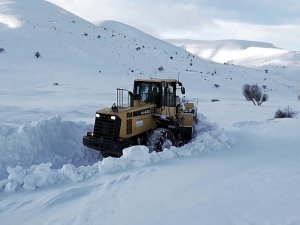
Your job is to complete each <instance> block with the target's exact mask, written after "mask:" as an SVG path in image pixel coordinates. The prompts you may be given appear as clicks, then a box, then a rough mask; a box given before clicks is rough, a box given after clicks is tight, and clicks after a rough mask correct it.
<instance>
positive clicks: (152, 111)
mask: <svg viewBox="0 0 300 225" xmlns="http://www.w3.org/2000/svg"><path fill="white" fill-rule="evenodd" d="M178 90H180V91H181V93H183V94H184V93H185V89H184V87H183V86H182V84H181V83H180V82H179V81H177V80H176V79H137V80H135V81H134V86H133V92H132V91H129V90H125V89H117V102H116V103H114V104H113V105H112V106H111V107H110V108H104V109H100V110H98V111H97V112H96V116H95V124H94V130H93V131H92V132H88V133H87V135H86V136H84V137H83V144H84V145H85V146H87V147H90V148H93V149H96V150H99V151H100V152H101V153H102V154H103V155H105V156H106V155H110V156H117V157H118V156H121V155H122V150H123V149H124V148H126V147H129V146H132V145H137V144H144V145H148V147H149V149H150V151H162V150H163V149H164V147H169V146H167V145H166V143H169V145H174V146H180V145H183V144H184V143H186V142H187V141H189V140H190V139H191V138H192V136H193V129H194V125H195V123H196V122H197V102H196V101H190V100H189V101H188V100H185V99H183V98H180V97H179V96H178V95H177V92H178Z"/></svg>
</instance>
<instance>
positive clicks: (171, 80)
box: [134, 78, 177, 83]
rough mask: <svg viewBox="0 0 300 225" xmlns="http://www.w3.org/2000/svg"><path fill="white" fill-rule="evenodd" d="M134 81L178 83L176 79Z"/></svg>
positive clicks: (142, 80) (141, 80)
mask: <svg viewBox="0 0 300 225" xmlns="http://www.w3.org/2000/svg"><path fill="white" fill-rule="evenodd" d="M134 81H140V82H157V83H161V82H168V83H172V82H177V80H176V79H157V78H155V79H135V80H134Z"/></svg>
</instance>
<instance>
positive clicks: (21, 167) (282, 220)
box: [0, 0, 300, 225]
mask: <svg viewBox="0 0 300 225" xmlns="http://www.w3.org/2000/svg"><path fill="white" fill-rule="evenodd" d="M0 33H1V36H0V49H2V50H1V51H0V77H1V82H0V102H1V104H0V119H1V120H0V154H1V157H0V221H2V222H0V224H2V223H5V225H9V224H20V223H24V221H25V223H28V224H33V225H35V224H49V225H50V224H51V225H54V224H55V225H56V224H70V225H71V224H72V225H73V224H78V225H79V224H95V225H96V224H128V225H129V224H130V225H132V224H172V225H174V224H178V225H179V224H206V225H210V224H211V225H215V224H222V225H232V224H237V225H240V224H245V225H250V224H251V225H253V224H280V225H292V224H298V223H299V222H300V216H299V213H298V209H299V207H300V201H299V196H300V195H299V190H300V182H299V180H300V179H299V178H300V177H299V176H300V166H299V160H300V152H299V149H298V146H299V144H300V143H299V127H300V126H299V125H300V120H299V117H298V116H296V117H295V118H291V119H274V113H275V111H276V110H277V109H279V108H282V109H283V108H285V107H287V106H290V107H291V108H292V109H293V110H295V111H296V112H300V101H299V100H298V95H299V92H300V90H299V84H300V80H299V79H296V78H297V77H296V76H294V77H293V76H291V75H290V73H289V74H287V75H283V74H282V71H281V67H280V66H277V65H276V66H274V67H273V69H270V70H269V71H268V73H266V72H265V69H263V67H261V65H259V67H256V66H253V65H251V66H250V67H251V68H246V67H243V66H240V65H237V64H235V63H228V64H227V63H226V64H224V63H223V62H222V63H221V64H219V63H216V62H212V61H210V60H211V59H212V58H210V57H212V56H213V54H208V55H210V57H206V59H203V58H199V57H198V56H197V55H198V53H197V52H194V54H192V53H190V52H187V51H185V50H184V49H182V48H180V47H176V46H174V45H172V44H170V43H167V42H165V41H162V40H159V39H157V38H154V37H152V36H149V35H147V34H145V33H143V32H141V31H139V30H137V29H135V28H133V27H130V26H127V25H126V24H122V23H119V22H116V21H104V22H103V23H102V24H100V25H99V26H95V25H93V24H91V23H89V22H88V21H85V20H84V19H82V18H79V17H77V16H75V15H73V14H72V13H70V12H67V11H65V10H64V9H61V8H59V7H57V6H55V5H52V4H50V3H48V2H46V1H42V0H10V1H2V2H0ZM226 43H227V44H228V42H226ZM226 43H222V42H220V43H213V44H212V45H211V46H210V47H207V46H208V44H204V45H203V46H204V47H203V48H205V49H209V48H211V49H213V51H215V50H216V49H217V47H216V46H219V48H220V49H224V48H225V47H224V45H227V44H226ZM236 44H237V46H234V45H236ZM205 46H206V47H205ZM253 47H254V48H259V49H264V50H267V49H269V50H270V51H277V50H278V51H285V50H282V49H278V48H276V47H274V46H273V45H271V44H264V43H257V42H246V41H239V42H238V43H236V42H235V41H233V43H231V44H230V46H229V47H226V48H228V49H229V50H230V51H231V50H232V49H235V50H234V51H247V49H248V50H249V49H251V48H253ZM36 52H39V54H40V56H39V57H36V55H35V54H36ZM217 52H218V51H216V53H217ZM196 53H197V54H196ZM297 54H298V53H295V55H294V56H295V57H296V58H295V59H297V57H298V56H297ZM272 55H274V54H272ZM200 56H201V55H200ZM294 56H293V57H294ZM260 57H262V58H263V56H262V54H259V55H257V56H253V60H254V61H255V60H259V59H260ZM239 59H241V60H243V57H241V58H239V57H237V58H236V59H235V60H239ZM296 61H297V60H296ZM296 61H295V63H294V64H293V66H290V65H291V64H288V65H289V66H288V68H290V67H291V68H294V69H295V71H297V63H296ZM289 63H290V61H289ZM233 64H235V65H233ZM159 67H163V70H161V71H160V70H159V69H158V68H159ZM295 74H296V73H295ZM178 76H180V80H181V81H182V82H183V84H184V86H185V88H186V92H187V96H190V97H194V98H197V99H198V105H199V107H198V112H199V115H198V116H199V123H198V125H197V128H196V132H197V136H196V137H195V139H193V140H192V142H190V143H188V144H187V145H185V146H183V147H181V148H175V147H172V148H171V149H169V150H167V149H165V151H163V152H160V153H156V152H154V153H151V154H150V153H149V152H148V151H149V150H148V148H147V147H146V146H132V147H130V148H127V149H125V150H124V155H123V156H122V157H121V158H111V157H108V158H104V159H103V158H102V156H101V155H99V153H98V152H95V151H92V150H89V149H86V148H85V147H83V146H82V143H81V142H82V136H83V135H85V133H86V132H87V131H89V130H91V129H92V126H93V122H94V114H95V111H96V110H97V109H99V108H102V107H106V106H108V107H109V106H111V105H112V104H113V103H114V102H115V97H116V93H115V89H116V88H118V87H123V88H127V89H132V84H133V80H134V79H135V78H149V77H159V78H177V77H178ZM245 83H249V84H258V85H259V86H263V85H265V89H264V91H265V92H266V93H267V94H268V95H269V96H270V98H269V100H268V101H267V102H265V103H263V105H262V106H260V107H258V106H254V105H253V104H252V103H251V102H247V101H246V100H245V98H244V97H243V95H242V87H243V85H244V84H245ZM212 99H218V100H219V101H218V102H212V101H211V100H212ZM216 215H217V216H216Z"/></svg>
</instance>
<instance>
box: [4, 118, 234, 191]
mask: <svg viewBox="0 0 300 225" xmlns="http://www.w3.org/2000/svg"><path fill="white" fill-rule="evenodd" d="M199 117H200V122H199V124H198V127H197V136H196V137H195V139H194V140H193V141H192V142H191V143H189V144H187V145H185V146H183V147H181V148H175V147H172V148H171V149H170V150H167V149H165V150H164V151H163V152H160V153H156V152H152V153H149V149H148V148H147V147H146V146H133V147H130V148H127V149H124V151H123V152H124V154H123V156H122V157H121V158H111V157H109V158H105V159H103V160H102V161H99V162H97V163H95V164H94V165H92V166H80V167H75V166H74V165H71V164H66V165H63V166H62V168H61V169H52V168H51V167H52V164H51V163H43V164H40V165H33V166H31V167H30V168H28V169H24V168H22V167H20V166H17V167H15V168H13V167H8V168H7V172H8V174H9V176H8V178H7V179H5V180H2V181H1V182H0V190H2V191H5V192H14V191H15V190H17V189H25V190H34V189H36V188H40V187H45V186H48V185H52V184H59V183H63V182H81V181H83V180H85V179H87V178H90V177H93V176H94V177H95V176H100V175H103V174H112V173H118V172H121V171H124V170H128V169H132V168H139V167H145V166H149V165H154V164H158V163H161V162H164V161H167V160H170V159H175V158H177V159H178V158H183V157H188V156H190V155H196V154H203V153H208V152H211V151H214V150H218V149H226V148H227V147H228V146H229V145H230V141H229V139H228V137H227V136H226V134H225V132H224V130H223V129H221V128H219V127H218V126H217V125H216V124H212V123H209V122H208V121H206V119H205V118H204V117H203V116H199ZM53 120H58V121H59V122H61V120H60V119H59V118H53ZM66 123H69V122H66ZM70 124H73V125H74V126H76V123H70ZM70 124H69V125H70ZM60 140H62V139H60ZM80 140H81V138H80ZM73 141H74V140H73ZM68 148H72V147H70V146H69V147H66V152H65V153H64V154H63V155H64V156H65V157H66V156H67V155H68V154H69V153H70V152H69V151H68ZM63 149H64V148H61V151H62V150H63ZM54 151H57V149H56V150H54ZM73 154H74V153H73Z"/></svg>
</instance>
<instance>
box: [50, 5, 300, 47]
mask: <svg viewBox="0 0 300 225" xmlns="http://www.w3.org/2000/svg"><path fill="white" fill-rule="evenodd" d="M48 1H50V2H52V3H55V4H57V5H59V6H61V7H63V8H65V9H67V10H69V11H71V12H73V13H75V14H77V15H79V16H81V17H83V18H85V19H87V20H89V21H91V22H93V23H96V24H97V23H99V22H101V21H103V20H117V21H120V22H123V23H126V24H129V25H131V26H134V27H136V28H139V29H141V30H143V31H145V32H147V33H149V34H152V35H154V36H156V37H159V38H189V39H198V40H221V39H241V40H254V41H264V42H270V43H273V44H274V45H276V46H278V47H282V48H286V49H290V50H298V51H299V50H300V38H299V37H300V13H299V12H300V1H299V0H280V1H279V0H251V1H249V0H248V1H246V0H223V1H219V0H197V1H196V0H152V1H146V0H126V1H125V0H85V1H82V0H48Z"/></svg>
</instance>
